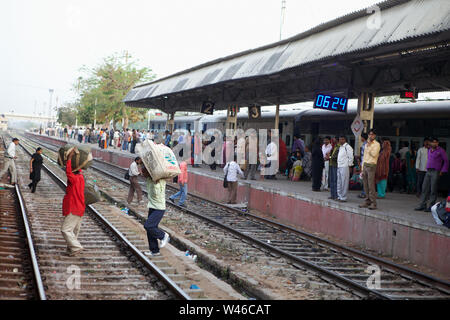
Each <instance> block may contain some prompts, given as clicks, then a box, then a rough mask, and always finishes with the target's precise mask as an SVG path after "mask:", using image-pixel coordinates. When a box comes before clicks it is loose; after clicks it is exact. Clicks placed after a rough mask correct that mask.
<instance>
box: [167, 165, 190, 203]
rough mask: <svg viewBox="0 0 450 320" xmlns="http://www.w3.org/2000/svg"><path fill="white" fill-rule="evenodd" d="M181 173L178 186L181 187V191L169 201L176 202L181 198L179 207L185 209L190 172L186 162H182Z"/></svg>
mask: <svg viewBox="0 0 450 320" xmlns="http://www.w3.org/2000/svg"><path fill="white" fill-rule="evenodd" d="M180 170H181V173H180V174H179V175H178V185H179V186H180V191H178V192H177V193H175V194H174V195H172V196H170V197H169V200H170V201H172V202H174V199H176V198H178V197H180V202H178V205H179V206H181V207H185V206H186V205H185V204H184V201H186V196H187V183H188V172H187V163H186V161H181V162H180Z"/></svg>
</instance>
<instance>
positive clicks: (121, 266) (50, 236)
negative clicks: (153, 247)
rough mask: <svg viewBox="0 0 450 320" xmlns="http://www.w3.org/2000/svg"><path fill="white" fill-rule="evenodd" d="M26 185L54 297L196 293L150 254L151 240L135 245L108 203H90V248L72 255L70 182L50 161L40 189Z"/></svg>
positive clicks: (84, 238)
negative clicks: (67, 222) (66, 207)
mask: <svg viewBox="0 0 450 320" xmlns="http://www.w3.org/2000/svg"><path fill="white" fill-rule="evenodd" d="M24 150H25V151H26V149H24ZM18 154H19V159H18V160H16V166H17V171H18V176H19V177H21V178H23V177H27V176H28V173H29V170H28V168H29V166H28V162H27V161H26V160H25V158H26V159H28V158H29V157H25V154H24V152H23V151H22V150H18ZM19 179H20V178H19ZM24 188H25V190H22V192H23V202H24V204H25V205H26V208H27V209H28V212H29V215H28V219H29V222H30V225H31V226H32V235H33V240H34V247H35V249H36V255H37V259H38V264H39V273H40V275H41V276H42V279H43V284H44V288H45V294H46V296H47V298H48V299H102V300H103V299H135V300H144V299H145V300H148V299H151V300H154V299H164V300H166V299H184V300H189V299H191V298H190V296H189V295H188V294H187V293H186V292H185V291H184V290H182V289H181V288H180V287H179V286H178V285H177V284H176V283H175V282H174V281H173V280H172V279H171V278H170V277H168V275H167V274H165V273H164V272H163V271H162V269H163V268H160V267H158V266H157V264H158V262H159V261H158V259H157V257H155V259H152V261H150V260H149V259H148V258H147V257H145V255H144V254H143V253H142V251H141V250H142V249H144V248H145V247H146V245H145V242H143V241H139V239H134V242H135V243H136V242H138V245H137V246H136V245H134V244H133V243H131V240H130V239H128V237H126V236H125V235H124V234H122V233H121V232H120V231H119V230H118V229H117V228H115V227H114V226H113V225H112V224H111V223H110V221H108V220H107V219H106V218H105V217H106V216H108V208H104V209H105V211H104V212H103V211H102V213H100V212H99V210H97V209H96V208H94V207H93V206H88V207H87V208H86V213H85V215H84V217H83V222H82V226H81V233H80V236H79V239H80V242H81V243H82V244H83V246H84V247H85V248H86V252H83V253H82V255H80V256H77V257H70V256H69V255H67V254H66V244H65V241H64V239H63V237H62V235H61V232H60V227H61V223H62V220H63V217H62V215H61V205H62V201H61V199H62V198H63V196H64V194H65V182H64V181H63V180H62V179H61V178H60V177H58V175H57V174H55V173H54V172H53V171H52V170H51V169H50V168H49V167H47V166H45V165H44V168H43V172H42V179H41V181H40V182H39V190H40V195H39V196H36V194H32V193H30V192H27V190H26V188H27V187H26V186H22V189H24ZM131 237H132V235H131V236H130V238H131ZM25 265H26V264H25ZM24 269H25V267H24ZM18 271H21V269H19V270H18Z"/></svg>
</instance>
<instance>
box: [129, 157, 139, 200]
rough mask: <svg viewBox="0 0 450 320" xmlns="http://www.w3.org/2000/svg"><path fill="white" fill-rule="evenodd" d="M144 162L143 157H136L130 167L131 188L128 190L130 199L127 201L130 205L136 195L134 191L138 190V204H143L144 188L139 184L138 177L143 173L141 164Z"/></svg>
mask: <svg viewBox="0 0 450 320" xmlns="http://www.w3.org/2000/svg"><path fill="white" fill-rule="evenodd" d="M141 163H142V159H141V157H136V158H135V159H134V161H133V162H132V163H131V165H130V168H129V169H128V174H129V175H130V189H129V191H128V199H127V203H128V205H130V204H131V202H132V201H133V197H134V192H135V191H136V194H137V201H138V205H140V204H141V200H142V189H141V186H140V185H139V181H138V177H139V175H140V174H141V172H140V171H139V167H138V166H139V165H140V164H141Z"/></svg>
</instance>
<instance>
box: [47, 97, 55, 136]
mask: <svg viewBox="0 0 450 320" xmlns="http://www.w3.org/2000/svg"><path fill="white" fill-rule="evenodd" d="M53 91H54V90H53V89H48V93H49V94H50V101H49V102H48V117H49V121H48V124H49V125H48V126H49V127H50V126H51V122H52V120H51V118H52V96H53Z"/></svg>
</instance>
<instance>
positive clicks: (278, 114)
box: [274, 103, 280, 130]
mask: <svg viewBox="0 0 450 320" xmlns="http://www.w3.org/2000/svg"><path fill="white" fill-rule="evenodd" d="M279 127H280V103H277V106H276V110H275V128H274V129H275V130H278V129H279Z"/></svg>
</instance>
